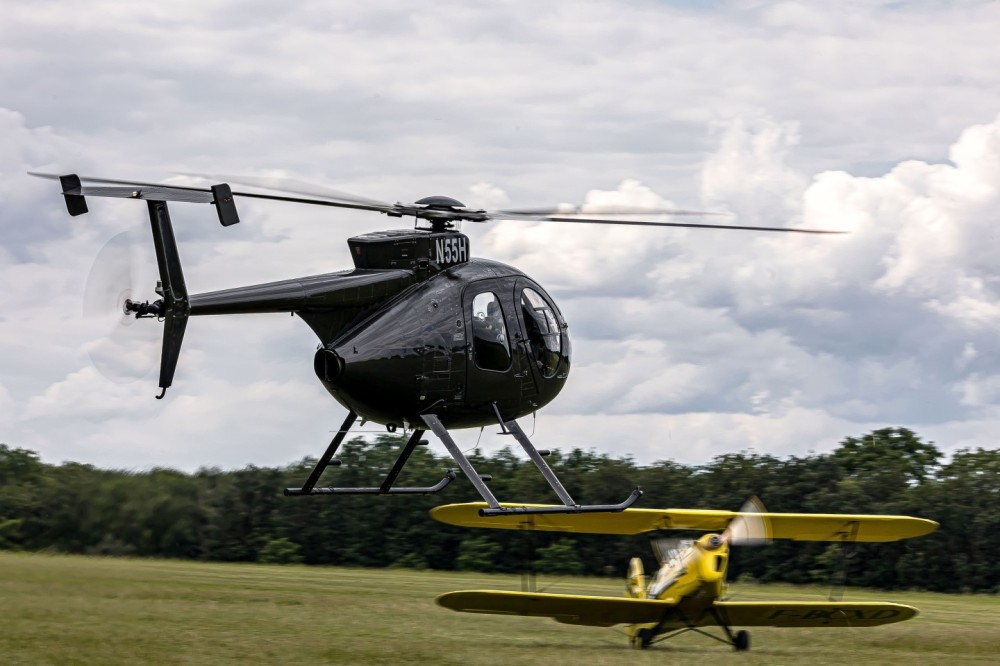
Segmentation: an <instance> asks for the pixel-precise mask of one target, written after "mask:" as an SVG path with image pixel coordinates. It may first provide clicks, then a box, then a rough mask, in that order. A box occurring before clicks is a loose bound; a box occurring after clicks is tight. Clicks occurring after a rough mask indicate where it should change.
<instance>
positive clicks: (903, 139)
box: [0, 0, 1000, 470]
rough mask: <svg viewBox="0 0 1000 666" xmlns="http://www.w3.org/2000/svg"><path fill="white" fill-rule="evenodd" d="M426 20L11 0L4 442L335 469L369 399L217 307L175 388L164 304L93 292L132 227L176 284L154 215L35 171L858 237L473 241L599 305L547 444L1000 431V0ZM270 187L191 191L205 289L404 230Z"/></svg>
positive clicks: (640, 447)
mask: <svg viewBox="0 0 1000 666" xmlns="http://www.w3.org/2000/svg"><path fill="white" fill-rule="evenodd" d="M425 5H426V6H425ZM414 7H415V5H413V4H412V3H404V2H400V1H399V0H395V1H391V0H367V1H366V2H364V3H328V2H300V3H270V2H252V1H251V2H247V1H241V2H214V1H211V0H202V1H200V2H189V1H186V0H181V1H178V2H173V3H170V4H169V5H167V4H164V3H145V2H132V3H125V2H111V1H104V2H101V1H95V2H92V3H90V4H88V5H87V7H86V9H85V10H83V9H82V8H81V7H80V6H79V4H71V3H69V2H63V1H60V0H53V1H47V2H29V1H27V0H12V2H9V3H7V4H6V5H5V10H4V12H3V14H2V15H0V45H2V46H0V61H2V62H3V63H4V64H3V66H2V67H0V136H3V140H2V141H0V285H2V287H0V442H5V443H7V444H8V445H11V446H16V447H23V448H27V449H31V450H34V451H36V452H38V453H39V454H40V455H41V457H42V458H43V460H45V461H47V462H61V461H66V460H73V461H79V462H85V463H90V464H93V465H97V466H101V467H114V468H125V469H136V470H140V469H149V468H152V467H163V466H166V467H176V468H180V469H184V470H194V469H197V468H199V467H203V466H217V467H222V468H226V469H232V468H239V467H243V466H245V465H248V464H253V465H282V464H286V463H290V462H293V461H296V460H299V459H301V458H303V457H305V456H317V455H319V454H320V453H321V452H322V451H323V449H324V448H325V446H326V443H327V441H328V440H329V438H330V436H331V431H332V430H334V429H336V428H337V427H338V426H339V424H340V423H341V421H342V420H343V418H344V416H345V410H344V409H343V408H342V407H341V406H340V405H339V404H337V403H336V402H335V401H333V400H332V398H330V397H329V395H328V394H327V393H326V391H325V390H324V389H323V387H322V385H321V384H320V383H319V381H318V380H317V379H316V377H315V375H314V374H313V370H312V355H313V352H314V349H315V346H316V343H317V340H316V339H315V336H314V335H313V333H312V332H311V331H310V330H309V328H308V327H307V326H305V325H304V324H303V322H302V321H301V320H299V319H296V318H290V317H287V316H284V317H283V316H280V315H246V316H232V317H204V318H195V319H193V320H192V321H191V323H190V325H189V326H188V332H187V336H186V339H185V342H184V349H183V351H182V353H181V358H180V363H179V366H178V371H177V375H176V377H175V381H174V385H173V387H172V388H171V389H170V390H169V391H168V392H167V395H166V397H165V398H164V399H163V400H162V401H157V400H154V399H153V397H154V395H156V394H157V393H158V389H157V387H156V373H155V369H153V368H154V365H155V363H156V355H157V347H158V336H159V330H158V328H156V327H157V326H158V325H157V324H155V323H153V322H145V321H143V322H136V323H135V324H134V325H133V326H130V327H120V326H117V325H116V324H115V322H114V318H113V317H112V318H111V320H109V319H108V317H106V316H105V317H95V316H93V313H92V312H90V311H89V308H85V307H84V304H85V301H88V303H89V297H87V298H85V292H86V290H87V285H88V276H89V275H90V274H91V268H92V264H93V263H94V261H95V257H97V256H98V254H99V253H102V252H104V253H105V254H107V253H111V252H112V251H113V250H114V249H115V248H116V247H119V246H120V245H121V243H122V239H123V238H126V237H121V236H119V234H122V233H123V232H128V233H129V234H132V235H133V236H134V237H136V238H138V241H137V245H138V247H140V248H141V250H138V252H139V259H138V261H139V268H138V269H137V270H138V271H139V273H140V280H141V284H144V285H149V288H151V286H152V279H153V278H151V277H150V276H151V275H152V274H151V273H150V272H149V270H150V265H149V263H150V261H151V256H152V255H151V250H150V247H149V242H148V233H149V232H148V228H147V227H148V222H147V218H146V211H145V206H143V205H140V204H137V203H135V202H129V201H122V200H99V199H91V200H90V201H89V203H90V209H91V212H90V214H88V215H86V216H82V217H76V218H70V217H69V216H68V215H67V214H66V211H65V208H64V206H63V203H62V199H61V197H60V196H59V188H58V186H57V185H55V184H54V183H52V182H51V181H43V180H40V179H34V178H30V177H28V176H27V175H26V171H28V170H31V169H37V170H41V171H47V172H54V173H68V172H75V173H80V174H84V175H90V176H102V177H115V178H124V179H135V180H152V181H157V182H175V183H185V182H193V181H189V180H187V179H186V177H183V176H178V175H177V174H182V173H224V174H246V175H254V176H261V175H271V176H282V177H287V178H296V179H300V180H305V181H309V182H314V183H320V184H325V185H328V186H331V187H334V188H337V189H340V190H345V191H348V192H354V193H357V194H359V195H364V196H369V197H373V198H376V199H384V200H389V201H397V200H399V201H414V200H416V199H419V198H421V197H424V196H428V195H434V194H441V195H446V196H452V197H455V198H457V199H460V200H461V201H463V202H464V203H466V204H468V205H478V206H486V207H505V206H510V207H514V206H517V207H525V206H544V205H552V204H557V203H573V204H609V203H610V204H622V205H637V206H649V205H657V206H658V205H668V206H679V207H683V208H699V209H704V210H712V211H725V212H730V213H732V214H733V217H732V218H730V219H731V220H732V221H733V222H734V223H737V224H746V225H756V224H763V225H769V226H802V227H817V228H827V229H838V230H844V231H849V232H850V233H849V234H846V235H843V236H807V235H801V234H770V235H768V234H761V233H749V232H732V231H705V230H696V229H689V230H679V229H649V228H638V227H636V228H626V227H607V228H604V227H591V226H589V225H580V228H577V227H571V226H570V225H566V224H544V223H526V222H503V223H493V224H486V225H473V224H466V226H465V228H464V231H465V233H467V234H468V235H469V237H470V239H471V244H472V251H473V254H474V255H475V256H480V257H485V258H489V259H494V260H498V261H502V262H505V263H508V264H511V265H514V266H517V267H518V268H520V269H521V270H523V271H525V272H526V273H527V274H528V275H530V276H532V277H533V278H534V279H535V280H537V281H538V282H540V284H542V285H543V286H544V287H545V288H546V289H547V290H548V291H549V292H550V293H551V294H552V296H553V297H554V298H555V300H556V302H557V304H558V305H559V307H560V308H561V310H562V311H563V313H564V315H565V316H566V319H567V320H568V322H569V324H570V331H571V334H572V336H573V351H574V358H573V362H574V365H573V368H572V371H571V373H570V376H569V379H568V382H567V384H566V387H565V388H564V390H563V391H562V393H561V394H560V395H559V397H558V398H557V399H556V400H555V401H554V402H552V403H551V404H550V405H549V406H547V407H546V408H544V409H543V410H541V411H540V412H539V413H538V414H537V419H534V420H533V419H531V418H530V417H528V418H527V419H526V420H525V421H524V422H523V423H524V425H525V429H526V430H527V431H528V432H529V433H531V432H533V433H534V436H533V438H534V441H535V443H536V445H537V446H539V447H542V448H561V449H569V448H573V447H580V448H583V449H592V450H594V451H596V452H598V453H607V454H610V455H613V456H630V457H632V458H633V459H634V460H635V461H637V462H638V463H641V464H649V463H653V462H654V461H658V460H667V459H669V460H675V461H677V462H680V463H684V464H704V463H707V462H709V461H710V460H711V459H712V458H713V457H715V456H718V455H721V454H724V453H732V452H739V451H754V452H756V453H761V454H770V455H775V456H779V457H786V456H792V455H796V456H802V455H809V454H812V453H822V452H825V451H829V450H832V449H833V448H835V447H836V446H837V444H838V442H839V441H841V440H842V439H843V438H844V437H847V436H859V435H861V434H864V433H867V432H869V431H870V430H872V429H875V428H881V427H887V426H893V427H895V426H901V427H908V428H911V429H912V430H914V431H916V432H917V433H918V434H919V435H921V436H922V437H924V438H925V439H927V440H931V441H934V442H935V443H936V444H937V445H938V447H939V448H940V449H941V450H942V451H945V452H951V451H954V450H956V449H959V448H964V447H979V446H981V447H985V448H996V447H997V445H998V444H997V437H996V435H995V433H996V432H997V431H998V429H1000V428H998V426H1000V407H998V402H1000V338H998V336H997V335H996V331H997V329H998V327H1000V274H998V271H997V269H996V268H995V266H996V257H997V256H1000V253H998V250H1000V236H998V228H1000V48H998V46H997V37H996V36H997V35H1000V3H998V2H863V3H861V2H843V3H798V2H777V3H772V2H749V1H733V2H707V3H691V2H654V1H646V2H621V1H603V0H595V1H591V2H551V3H537V2H530V1H524V2H522V1H514V0H511V1H500V2H457V1H450V0H444V1H442V2H435V3H423V4H422V5H420V6H418V7H417V8H416V9H414ZM238 205H239V207H240V211H241V218H242V223H241V224H239V225H236V226H234V227H230V228H222V227H220V226H219V225H218V223H217V221H216V218H215V215H214V212H213V211H212V210H211V209H208V208H207V207H204V206H198V205H185V204H175V205H172V207H171V214H172V217H173V220H174V225H175V229H176V233H177V236H178V242H179V245H180V253H181V258H182V261H183V264H184V271H185V276H186V278H187V284H188V286H189V289H190V290H191V291H192V292H195V293H196V292H202V291H211V290H215V289H223V288H227V287H233V286H239V285H245V284H254V283H259V282H266V281H270V280H277V279H284V278H291V277H299V276H305V275H310V274H315V273H322V272H330V271H334V270H342V269H347V268H350V267H351V260H350V257H349V255H348V252H347V244H346V239H347V238H348V237H350V236H352V235H357V234H361V233H366V232H370V231H377V230H380V229H386V228H393V226H395V225H394V221H392V220H389V219H387V218H385V217H382V216H379V215H375V214H371V213H364V212H354V211H342V210H331V209H325V208H324V209H312V208H309V207H303V206H293V205H289V204H282V203H274V202H256V201H252V202H249V201H240V202H238ZM144 225H145V226H144ZM109 243H110V245H109ZM102 248H105V249H104V250H102ZM119 249H120V248H119ZM90 284H91V289H93V284H95V282H94V281H91V282H90ZM151 295H152V294H150V296H151ZM85 310H88V314H90V315H91V316H84V314H85V312H84V311H85ZM147 324H150V325H147ZM108 349H115V350H119V352H118V353H117V354H116V357H115V358H114V359H108V358H107V355H106V353H105V355H104V356H103V357H102V356H101V353H102V351H103V352H107V350H108ZM92 355H94V356H97V357H98V358H99V359H102V358H103V361H100V360H99V361H98V363H97V364H95V363H94V362H93V361H92V360H91V356H92ZM109 360H112V361H114V362H113V363H110V364H108V363H106V362H107V361H109ZM147 370H148V371H149V372H148V374H146V375H145V376H143V373H144V372H145V371H147ZM129 378H130V379H132V381H123V380H124V379H129ZM365 430H367V431H371V432H375V428H374V426H373V425H372V424H370V425H369V426H367V427H366V428H365ZM494 431H495V429H490V428H487V429H485V431H483V432H482V433H480V431H478V430H470V431H462V432H460V433H456V434H457V435H458V437H457V439H458V441H459V443H460V444H461V445H462V446H463V447H464V448H471V447H474V446H477V445H478V446H481V447H482V448H483V449H484V450H486V451H492V450H495V449H497V448H498V447H501V446H504V445H507V444H508V441H507V438H505V437H503V436H500V435H498V434H496V433H495V432H494ZM432 446H433V447H435V449H436V450H437V451H438V452H440V453H443V452H444V449H443V447H441V446H440V445H439V444H436V443H432Z"/></svg>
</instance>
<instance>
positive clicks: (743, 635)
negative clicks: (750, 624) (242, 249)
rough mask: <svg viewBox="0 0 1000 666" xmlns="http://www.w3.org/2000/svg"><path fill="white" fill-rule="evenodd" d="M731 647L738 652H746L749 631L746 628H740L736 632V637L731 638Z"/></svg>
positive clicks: (748, 646)
mask: <svg viewBox="0 0 1000 666" xmlns="http://www.w3.org/2000/svg"><path fill="white" fill-rule="evenodd" d="M733 647H734V648H736V650H737V651H738V652H746V651H747V650H749V649H750V632H749V631H747V630H746V629H740V630H739V631H737V632H736V637H735V638H734V639H733Z"/></svg>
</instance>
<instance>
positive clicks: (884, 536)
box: [431, 502, 938, 541]
mask: <svg viewBox="0 0 1000 666" xmlns="http://www.w3.org/2000/svg"><path fill="white" fill-rule="evenodd" d="M505 506H531V507H539V506H544V505H540V504H521V505H505ZM485 507H486V504H484V503H482V502H472V503H468V504H447V505H444V506H439V507H435V508H434V509H431V517H433V518H434V519H435V520H438V521H441V522H442V523H448V524H450V525H458V526H460V527H492V528H496V529H507V530H517V529H530V530H542V531H547V532H575V533H580V534H641V533H643V532H654V531H657V530H702V531H710V532H720V531H722V530H724V529H726V526H727V525H729V523H730V521H732V519H733V518H735V517H736V516H738V515H740V514H739V513H738V512H735V511H712V510H707V509H625V510H624V511H620V512H616V513H550V514H537V515H523V514H521V515H519V514H510V515H500V516H480V515H479V510H480V509H482V508H485ZM748 515H752V516H754V517H758V518H764V519H765V524H766V525H767V526H768V529H769V531H770V534H769V537H770V538H772V539H794V540H797V541H842V540H847V541H898V540H899V539H909V538H912V537H917V536H922V535H924V534H929V533H930V532H933V531H934V530H935V529H937V527H938V524H937V523H936V522H934V521H933V520H926V519H924V518H911V517H909V516H878V515H871V516H865V515H852V514H822V513H754V514H748Z"/></svg>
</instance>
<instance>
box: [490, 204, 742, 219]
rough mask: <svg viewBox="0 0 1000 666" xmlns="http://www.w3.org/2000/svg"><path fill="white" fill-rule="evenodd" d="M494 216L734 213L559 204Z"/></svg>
mask: <svg viewBox="0 0 1000 666" xmlns="http://www.w3.org/2000/svg"><path fill="white" fill-rule="evenodd" d="M490 214H491V215H492V216H493V217H503V216H505V215H514V216H518V217H520V216H522V215H523V216H527V217H552V216H563V215H697V216H704V215H718V216H722V217H726V216H732V215H733V214H732V213H723V212H718V211H707V210H682V209H678V208H654V207H648V206H647V207H640V206H589V205H588V206H558V207H554V208H553V207H549V208H519V209H506V210H496V211H491V212H490Z"/></svg>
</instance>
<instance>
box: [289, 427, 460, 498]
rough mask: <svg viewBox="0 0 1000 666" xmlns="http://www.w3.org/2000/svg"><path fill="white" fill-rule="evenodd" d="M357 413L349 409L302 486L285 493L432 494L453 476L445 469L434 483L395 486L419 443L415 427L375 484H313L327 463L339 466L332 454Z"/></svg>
mask: <svg viewBox="0 0 1000 666" xmlns="http://www.w3.org/2000/svg"><path fill="white" fill-rule="evenodd" d="M357 418H358V415H357V414H356V413H355V412H354V411H351V412H350V413H348V415H347V418H346V419H345V420H344V424H343V425H342V426H341V427H340V430H338V431H337V434H336V435H334V437H333V440H332V441H331V442H330V446H328V447H327V448H326V452H325V453H323V457H322V458H320V459H319V461H317V463H316V467H314V468H313V471H312V473H310V474H309V478H308V479H306V482H305V483H304V484H302V487H301V488H285V495H286V496H288V497H302V496H304V495H431V494H433V493H436V492H438V491H440V490H443V489H444V488H445V486H447V485H448V484H449V483H451V482H452V481H454V480H455V478H456V474H455V472H453V471H452V470H450V469H449V470H448V471H447V472H445V475H444V478H443V479H441V480H440V481H438V482H437V483H435V484H434V485H433V486H425V487H402V488H394V487H393V485H392V484H393V483H395V482H396V477H397V476H399V473H400V471H402V469H403V466H404V465H405V464H406V461H407V460H408V459H409V457H410V455H411V454H412V453H413V450H414V449H415V448H417V446H418V445H419V444H421V439H420V437H421V436H422V435H423V434H424V431H423V430H414V431H413V434H412V435H410V439H409V440H408V441H407V442H406V445H405V446H404V447H403V448H402V450H401V451H400V453H399V457H398V458H397V459H396V462H395V464H393V466H392V469H391V470H389V473H388V474H387V475H386V477H385V481H383V482H382V484H381V485H379V486H377V487H370V488H316V483H317V482H318V481H319V477H320V476H322V475H323V472H324V471H326V468H327V467H328V466H330V465H334V466H338V465H340V461H339V460H337V459H336V458H334V457H333V455H334V454H335V453H336V452H337V449H338V448H339V447H340V444H341V443H342V442H343V441H344V438H345V437H347V432H348V431H349V430H350V429H351V426H352V425H354V422H355V421H356V420H357Z"/></svg>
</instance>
